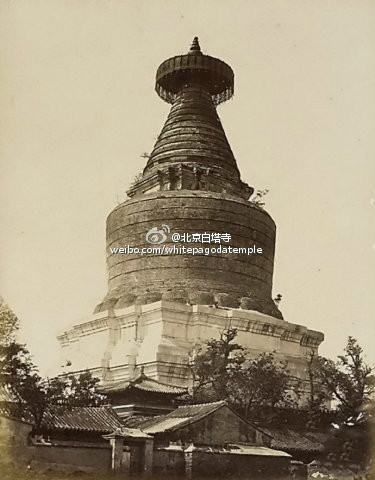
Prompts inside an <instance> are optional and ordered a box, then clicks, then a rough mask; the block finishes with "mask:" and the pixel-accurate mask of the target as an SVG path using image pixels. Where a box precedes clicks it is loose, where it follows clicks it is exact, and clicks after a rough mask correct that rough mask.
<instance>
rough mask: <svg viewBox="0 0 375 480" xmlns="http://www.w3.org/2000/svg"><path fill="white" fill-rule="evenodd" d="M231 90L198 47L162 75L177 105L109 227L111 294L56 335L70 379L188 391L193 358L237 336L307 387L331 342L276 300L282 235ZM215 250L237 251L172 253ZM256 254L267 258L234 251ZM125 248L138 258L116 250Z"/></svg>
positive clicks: (227, 77) (164, 91)
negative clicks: (246, 169)
mask: <svg viewBox="0 0 375 480" xmlns="http://www.w3.org/2000/svg"><path fill="white" fill-rule="evenodd" d="M233 91H234V74H233V71H232V69H231V67H230V66H229V65H227V64H226V63H224V62H223V61H221V60H219V59H217V58H214V57H211V56H208V55H204V54H203V53H202V52H201V49H200V46H199V43H198V39H197V38H195V39H194V41H193V44H192V46H191V48H190V51H189V52H188V53H187V54H186V55H179V56H175V57H172V58H169V59H168V60H166V61H165V62H163V63H162V64H161V65H160V67H159V68H158V70H157V74H156V92H157V93H158V95H159V96H160V97H161V98H162V99H163V100H164V101H166V102H168V103H170V104H171V105H172V107H171V110H170V113H169V115H168V118H167V120H166V122H165V125H164V127H163V129H162V131H161V133H160V135H159V137H158V139H157V141H156V143H155V146H154V148H153V150H152V153H151V155H150V157H149V159H148V162H147V164H146V166H145V168H144V170H143V173H142V175H140V178H139V179H138V180H137V181H136V182H135V183H134V184H133V185H132V186H131V188H130V190H129V191H128V192H127V193H128V197H129V199H128V200H126V201H125V202H124V203H122V204H120V205H118V206H117V207H116V208H115V209H114V210H113V211H112V212H111V213H110V214H109V216H108V218H107V265H108V275H109V278H108V293H107V294H106V295H105V297H104V299H103V300H102V302H101V303H100V304H99V305H97V306H96V308H95V311H94V313H93V314H92V315H91V316H90V317H89V318H87V321H86V322H84V323H81V324H79V325H74V326H73V328H71V329H69V330H67V331H65V332H64V333H63V334H62V335H60V336H59V337H58V339H59V341H60V344H61V347H62V353H63V357H64V364H66V365H69V370H70V371H71V372H79V371H82V370H84V369H87V368H88V369H89V370H91V371H92V373H93V374H94V375H96V376H98V377H100V378H101V380H102V382H103V384H104V386H107V388H108V389H109V390H110V389H111V385H120V384H121V382H127V381H128V380H129V379H132V378H133V377H134V376H136V375H137V374H139V371H140V369H141V368H142V375H145V376H146V377H148V378H151V379H153V380H155V381H157V382H161V384H168V385H171V386H175V387H187V386H189V385H190V382H191V376H190V369H189V362H190V361H191V358H192V357H193V355H194V350H195V349H196V348H197V347H198V346H200V345H201V344H202V343H203V342H205V341H206V340H209V339H211V338H217V337H218V336H219V334H220V332H221V331H223V330H224V329H226V328H229V327H231V328H236V329H238V339H237V341H238V342H239V343H241V344H242V345H243V346H244V347H247V348H249V349H250V350H251V351H252V352H253V353H254V355H256V354H259V353H261V352H274V353H275V356H276V358H279V359H282V360H284V361H287V362H288V366H289V369H290V371H291V373H292V374H293V375H295V376H296V377H298V378H300V379H306V356H307V354H308V353H309V352H310V351H311V350H315V351H316V350H317V349H318V346H319V344H320V343H321V342H322V340H323V338H324V337H323V334H322V333H320V332H317V331H314V330H309V329H307V328H306V327H304V326H302V325H296V324H293V323H290V322H288V321H286V320H284V319H283V316H282V314H281V312H280V310H279V309H278V306H277V305H276V304H275V302H274V301H273V300H272V278H273V268H274V253H275V235H276V226H275V223H274V221H273V220H272V218H271V216H270V215H269V214H268V213H267V212H266V211H265V210H264V209H263V208H261V207H260V206H259V205H258V204H256V203H254V202H252V201H251V196H252V195H253V192H254V189H253V188H252V187H250V186H249V185H248V184H247V183H245V182H243V181H242V180H241V177H240V172H239V170H238V167H237V163H236V160H235V158H234V156H233V153H232V150H231V148H230V145H229V143H228V140H227V138H226V135H225V133H224V130H223V127H222V125H221V122H220V119H219V117H218V114H217V111H216V107H217V105H219V104H220V103H222V102H224V101H226V100H228V99H229V98H231V96H232V95H233ZM249 199H250V200H249ZM219 244H220V245H222V246H223V247H224V246H225V247H228V246H231V247H232V248H233V249H238V250H235V251H236V253H227V254H220V253H212V254H209V255H205V254H196V255H194V256H193V255H191V254H189V253H186V254H182V255H177V254H174V253H173V252H172V249H173V247H174V246H175V247H177V248H178V247H181V246H185V247H186V248H193V247H194V248H207V247H209V248H214V247H219V246H220V245H219ZM253 245H256V247H257V249H258V251H260V250H261V253H256V254H250V255H248V254H244V253H239V252H241V250H240V249H241V248H246V249H247V248H249V247H252V246H253ZM127 246H131V247H134V248H138V249H139V253H138V254H134V253H133V254H126V253H120V252H121V250H119V249H121V248H124V247H127ZM156 247H157V248H160V249H161V250H160V251H159V252H157V251H156V250H153V248H156ZM122 252H124V251H122ZM67 368H68V367H67Z"/></svg>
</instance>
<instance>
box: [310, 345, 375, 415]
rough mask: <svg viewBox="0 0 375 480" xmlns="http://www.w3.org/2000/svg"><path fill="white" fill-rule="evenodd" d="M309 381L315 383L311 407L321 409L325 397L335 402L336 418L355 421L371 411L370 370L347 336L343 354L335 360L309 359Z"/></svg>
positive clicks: (360, 350)
mask: <svg viewBox="0 0 375 480" xmlns="http://www.w3.org/2000/svg"><path fill="white" fill-rule="evenodd" d="M309 373H310V383H311V384H312V385H313V386H315V390H314V393H313V395H312V396H311V406H314V405H313V403H314V402H315V408H321V404H322V402H323V401H324V400H325V399H327V398H328V399H331V400H333V401H334V402H335V403H336V404H337V413H338V419H339V420H340V421H342V422H344V423H345V422H350V423H352V424H355V423H357V422H361V421H363V420H364V419H365V417H367V416H368V414H369V413H370V412H371V410H372V406H373V402H372V400H371V399H372V396H373V394H374V391H375V390H374V385H375V384H374V375H373V369H372V368H371V367H370V366H369V365H367V364H366V362H365V360H364V358H363V349H362V347H360V345H359V344H358V342H357V340H356V339H355V338H353V337H349V338H348V341H347V344H346V346H345V348H344V354H343V355H340V356H339V357H338V360H337V361H336V362H335V361H333V360H330V359H327V358H324V357H317V356H315V357H313V356H312V357H311V358H310V369H309Z"/></svg>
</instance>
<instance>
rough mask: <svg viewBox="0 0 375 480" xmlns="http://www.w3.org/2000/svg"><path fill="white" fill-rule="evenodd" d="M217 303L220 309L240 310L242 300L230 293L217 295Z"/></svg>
mask: <svg viewBox="0 0 375 480" xmlns="http://www.w3.org/2000/svg"><path fill="white" fill-rule="evenodd" d="M215 303H216V304H217V305H218V306H219V307H226V308H238V307H239V304H240V300H239V298H238V297H235V296H233V295H229V294H228V293H217V294H216V295H215Z"/></svg>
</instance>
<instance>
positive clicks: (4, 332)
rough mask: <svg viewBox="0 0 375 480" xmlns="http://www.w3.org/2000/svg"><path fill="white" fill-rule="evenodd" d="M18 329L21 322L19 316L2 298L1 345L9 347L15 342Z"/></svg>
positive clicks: (0, 303) (0, 300) (0, 313)
mask: <svg viewBox="0 0 375 480" xmlns="http://www.w3.org/2000/svg"><path fill="white" fill-rule="evenodd" d="M18 328H19V321H18V318H17V316H16V315H15V314H14V313H13V312H12V310H11V309H10V308H9V307H8V305H7V304H6V303H5V302H4V300H3V299H2V298H1V297H0V344H1V345H7V344H9V343H10V342H11V341H12V340H14V335H15V332H16V331H17V330H18Z"/></svg>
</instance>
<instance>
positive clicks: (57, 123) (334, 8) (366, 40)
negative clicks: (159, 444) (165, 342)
mask: <svg viewBox="0 0 375 480" xmlns="http://www.w3.org/2000/svg"><path fill="white" fill-rule="evenodd" d="M0 4H1V12H0V32H1V33H0V64H1V66H2V67H1V73H0V84H1V88H0V134H1V139H0V140H1V142H0V159H1V190H0V215H1V231H0V242H1V258H0V271H1V279H0V282H1V285H0V292H1V295H2V296H3V297H4V299H5V300H6V302H7V303H8V304H9V305H10V307H11V308H12V309H13V310H14V311H15V313H16V314H17V315H18V316H19V318H20V319H21V322H22V329H21V338H22V340H23V341H25V342H27V345H28V347H29V349H30V350H31V352H32V353H33V354H34V356H35V361H36V362H37V363H38V364H39V366H40V367H41V370H42V372H43V373H49V372H52V371H53V369H54V367H55V366H56V365H58V364H59V346H58V343H57V340H56V334H57V333H58V332H60V331H61V330H63V329H64V328H66V327H67V326H69V325H72V324H74V323H79V322H80V321H82V320H83V319H85V318H88V317H89V316H90V314H91V312H92V310H93V308H94V307H95V305H96V304H97V303H98V302H99V301H100V300H101V299H102V297H103V296H104V294H105V293H106V280H107V279H106V265H105V220H106V217H107V215H108V214H109V212H110V211H111V210H112V209H113V208H114V207H115V206H116V205H117V203H118V202H120V201H123V200H125V198H126V195H125V191H126V190H127V188H128V186H129V183H130V182H131V180H132V179H133V177H134V176H135V175H136V174H137V173H138V172H140V171H141V169H142V168H143V166H144V164H145V159H144V158H141V154H142V153H144V152H150V151H151V150H152V147H153V144H154V141H155V139H156V136H157V135H158V134H159V131H160V129H161V127H162V126H163V123H164V121H165V119H166V116H167V114H168V111H169V106H168V105H167V104H165V103H164V102H162V101H161V100H160V99H159V98H158V97H157V95H156V93H155V92H154V78H155V72H156V69H157V67H158V65H159V64H160V63H161V62H162V61H163V60H165V59H166V58H168V57H170V56H174V55H177V54H182V53H185V52H187V50H188V48H189V45H190V43H191V40H192V38H193V36H194V35H198V36H199V39H200V42H201V47H202V50H203V51H204V52H205V53H208V54H210V55H212V56H217V57H219V58H221V59H223V60H225V61H226V62H227V63H229V64H230V65H231V66H232V68H233V69H234V72H235V96H234V99H233V100H231V101H229V102H227V103H226V104H224V105H222V106H220V107H219V108H218V111H219V115H220V117H221V119H222V123H223V126H224V129H225V131H226V134H227V137H228V139H229V142H230V144H231V146H232V149H233V151H234V154H235V156H236V159H237V162H238V166H239V168H240V170H241V173H242V178H243V180H244V181H246V182H248V183H249V184H250V185H252V186H254V187H255V188H256V189H266V188H267V189H269V190H270V192H269V194H268V195H267V197H266V209H267V211H268V212H269V213H270V214H271V215H272V217H273V218H274V220H275V222H276V224H277V227H278V230H277V247H276V260H275V275H274V295H276V294H277V293H281V294H282V295H283V299H282V302H281V305H280V308H281V310H282V311H283V314H284V317H285V319H286V320H288V321H290V322H295V323H299V324H303V325H306V326H307V327H309V328H313V329H316V330H320V331H323V332H324V333H325V336H326V340H325V342H324V343H323V344H322V347H321V353H322V354H324V355H328V356H332V357H333V356H336V355H337V354H339V353H340V351H341V350H342V348H343V346H344V344H345V341H346V337H347V336H348V335H353V336H355V337H356V338H358V339H359V341H360V343H361V344H362V345H363V347H364V348H365V350H366V352H367V354H368V359H369V360H370V361H371V362H373V361H374V358H375V357H374V352H373V349H372V348H371V341H372V342H373V323H374V299H375V295H374V284H373V272H374V247H373V244H374V238H373V237H374V228H373V227H374V223H373V216H374V212H373V210H374V209H373V200H371V199H372V198H373V191H372V189H373V179H374V153H375V152H374V150H375V148H374V135H373V134H374V93H375V85H374V83H375V82H374V78H375V76H374V62H373V58H374V45H375V42H374V39H373V38H372V37H373V31H374V2H373V1H371V0H337V1H336V0H329V1H327V0H308V1H307V0H282V1H281V0H280V1H278V0H247V1H236V0H230V1H229V0H228V1H219V0H214V1H210V0H200V1H191V0H190V1H187V0H185V1H178V0H167V1H166V0H163V1H162V0H155V1H151V0H150V1H141V0H134V1H129V0H128V1H124V0H122V1H120V0H118V1H115V0H112V1H111V0H108V1H105V0H100V1H99V0H98V1H95V0H90V1H89V0H80V1H64V0H59V1H56V0H44V1H38V0H33V1H32V2H30V1H26V0H25V1H21V0H18V1H17V0H15V1H6V0H2V1H1V2H0Z"/></svg>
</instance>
